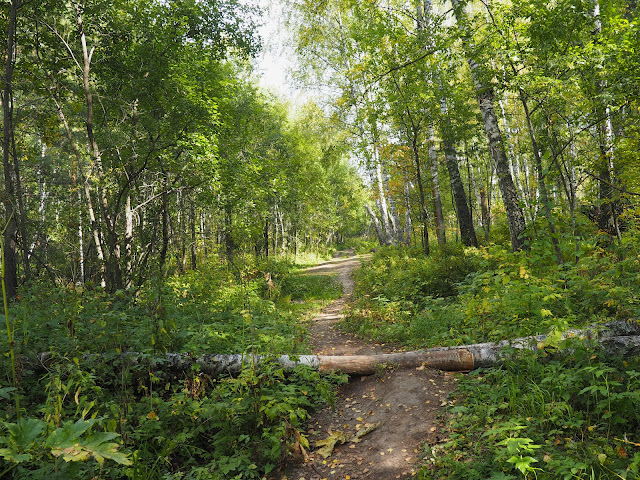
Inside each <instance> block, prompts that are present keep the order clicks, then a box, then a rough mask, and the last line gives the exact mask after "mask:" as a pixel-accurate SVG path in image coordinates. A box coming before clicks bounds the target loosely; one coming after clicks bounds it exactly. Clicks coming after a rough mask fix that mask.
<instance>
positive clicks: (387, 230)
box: [374, 146, 393, 245]
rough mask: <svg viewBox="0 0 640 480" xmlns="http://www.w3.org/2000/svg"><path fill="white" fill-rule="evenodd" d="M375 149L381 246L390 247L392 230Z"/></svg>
mask: <svg viewBox="0 0 640 480" xmlns="http://www.w3.org/2000/svg"><path fill="white" fill-rule="evenodd" d="M377 148H378V147H377V146H374V156H375V163H376V185H377V187H378V208H379V210H380V220H381V223H382V229H383V231H384V243H383V244H382V245H391V244H392V243H393V228H392V226H391V222H390V221H389V207H388V206H387V195H386V193H385V190H384V181H383V179H382V165H381V163H380V155H379V153H378V149H377Z"/></svg>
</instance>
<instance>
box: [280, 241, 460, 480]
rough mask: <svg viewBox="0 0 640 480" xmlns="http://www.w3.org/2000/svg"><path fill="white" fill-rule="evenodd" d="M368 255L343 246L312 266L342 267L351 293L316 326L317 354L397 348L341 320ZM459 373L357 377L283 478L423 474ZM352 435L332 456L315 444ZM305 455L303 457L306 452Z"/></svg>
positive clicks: (315, 422) (311, 431)
mask: <svg viewBox="0 0 640 480" xmlns="http://www.w3.org/2000/svg"><path fill="white" fill-rule="evenodd" d="M360 263H361V257H355V256H353V252H352V251H347V252H340V256H339V257H337V258H334V259H333V260H331V261H329V262H326V263H323V264H321V265H318V266H316V267H313V268H310V269H309V270H308V271H309V273H314V274H318V273H326V274H337V276H338V279H339V280H340V282H341V283H342V286H343V292H344V295H343V297H342V298H341V299H339V300H337V301H335V302H333V303H332V304H330V305H329V306H327V307H326V308H325V309H323V311H322V312H321V313H320V314H319V315H318V316H317V317H315V319H313V321H312V323H311V325H310V343H311V345H312V347H313V353H315V354H319V355H374V354H380V353H390V352H391V351H393V347H388V346H386V345H381V344H368V343H366V342H364V341H363V340H361V339H359V338H357V337H355V336H353V335H350V334H347V333H344V332H341V331H340V330H339V329H338V325H337V324H338V323H339V322H340V320H341V319H342V318H343V315H342V310H343V309H344V307H345V305H346V303H347V302H348V301H349V297H350V296H351V294H352V292H353V285H354V283H353V278H352V276H351V273H352V272H353V270H354V269H356V268H358V267H359V266H360ZM455 383H456V378H455V377H454V376H452V375H445V374H443V373H442V372H439V371H435V370H429V369H427V368H423V367H419V368H417V369H415V368H413V369H395V370H394V369H382V370H381V372H380V373H379V374H378V375H370V376H354V377H351V378H350V380H349V383H347V384H345V385H342V386H341V387H340V390H339V392H338V396H337V398H336V402H335V405H334V408H329V407H327V408H324V409H322V410H320V411H318V412H316V413H315V414H314V415H313V416H312V418H311V421H310V422H309V425H308V428H307V431H306V432H305V434H306V435H307V438H308V439H309V442H310V444H311V451H310V452H309V453H308V455H307V458H306V459H304V461H302V462H299V463H296V462H293V461H291V462H290V463H289V465H287V466H286V469H285V470H284V471H283V472H281V473H280V474H279V476H278V477H274V478H279V479H287V480H302V479H304V480H323V479H343V480H346V479H353V480H358V479H376V480H387V479H389V480H392V479H404V478H410V477H412V476H413V475H415V473H416V470H417V469H419V468H420V466H421V465H422V463H424V462H423V459H424V449H423V448H422V446H423V445H424V444H425V443H426V444H436V443H438V442H440V441H441V440H442V437H443V436H444V433H443V432H442V427H443V425H442V420H441V419H440V418H439V413H441V411H442V407H443V406H444V405H446V404H447V395H448V394H449V393H450V392H451V390H453V388H454V387H455ZM373 427H375V428H374V429H373V430H372V431H371V432H370V433H366V434H365V435H363V436H362V437H361V438H360V441H359V442H352V441H349V439H351V438H353V437H354V436H355V434H356V432H358V431H362V430H364V429H368V428H373ZM340 434H343V435H344V438H346V439H347V441H346V442H345V443H344V444H340V442H338V444H336V447H335V449H334V451H333V453H332V454H331V456H329V457H328V458H323V457H322V455H320V454H319V452H318V451H317V450H316V449H315V448H314V447H315V442H316V441H318V440H322V439H326V438H327V437H329V436H330V435H335V436H337V437H341V436H342V435H340ZM298 460H300V459H298Z"/></svg>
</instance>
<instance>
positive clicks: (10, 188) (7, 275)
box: [2, 0, 21, 299]
mask: <svg viewBox="0 0 640 480" xmlns="http://www.w3.org/2000/svg"><path fill="white" fill-rule="evenodd" d="M20 3H21V0H12V2H11V7H10V11H9V21H8V24H7V58H6V63H5V75H4V90H3V95H2V110H3V138H2V154H3V159H2V160H3V162H2V163H3V167H4V188H5V191H4V197H5V198H3V199H2V201H3V203H4V206H5V222H6V224H5V225H3V228H4V239H3V241H4V258H3V263H4V285H5V289H6V295H7V298H10V299H13V298H15V296H16V295H17V293H18V268H17V256H18V246H17V242H16V235H17V231H18V227H17V221H16V212H15V209H14V205H13V202H14V199H15V191H14V182H13V171H12V170H13V169H12V168H11V155H10V153H11V146H12V144H13V135H14V132H13V72H14V67H15V63H14V53H15V49H16V46H15V43H14V41H15V33H16V22H17V17H18V9H19V8H20Z"/></svg>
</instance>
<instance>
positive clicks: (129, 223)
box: [124, 193, 133, 288]
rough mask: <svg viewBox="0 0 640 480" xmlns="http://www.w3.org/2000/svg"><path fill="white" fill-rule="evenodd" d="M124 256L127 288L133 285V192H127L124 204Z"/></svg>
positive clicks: (125, 284)
mask: <svg viewBox="0 0 640 480" xmlns="http://www.w3.org/2000/svg"><path fill="white" fill-rule="evenodd" d="M124 217H125V230H124V256H125V283H124V286H125V288H131V287H132V286H133V210H132V209H131V194H130V193H127V196H126V199H125V204H124Z"/></svg>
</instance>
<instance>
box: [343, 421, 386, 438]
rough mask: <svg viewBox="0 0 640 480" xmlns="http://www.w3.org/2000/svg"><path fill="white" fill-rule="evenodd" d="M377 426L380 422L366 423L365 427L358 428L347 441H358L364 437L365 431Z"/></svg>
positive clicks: (367, 431)
mask: <svg viewBox="0 0 640 480" xmlns="http://www.w3.org/2000/svg"><path fill="white" fill-rule="evenodd" d="M379 426H380V422H378V423H376V424H375V425H369V424H367V427H366V428H363V429H361V430H358V431H357V432H356V434H355V435H354V436H353V437H351V438H350V439H349V441H350V442H351V443H360V442H361V441H362V437H364V436H365V435H366V434H367V433H371V432H373V431H374V430H375V429H376V428H378V427H379Z"/></svg>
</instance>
